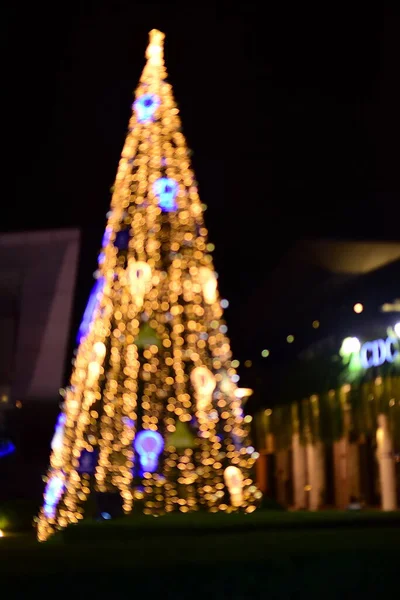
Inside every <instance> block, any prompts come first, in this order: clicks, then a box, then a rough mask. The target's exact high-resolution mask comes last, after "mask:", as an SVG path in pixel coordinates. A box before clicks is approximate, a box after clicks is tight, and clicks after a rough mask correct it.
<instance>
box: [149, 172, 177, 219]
mask: <svg viewBox="0 0 400 600" xmlns="http://www.w3.org/2000/svg"><path fill="white" fill-rule="evenodd" d="M178 189H179V185H178V183H177V182H176V181H175V179H170V178H169V177H160V179H157V181H155V182H154V184H153V191H154V194H155V195H156V196H157V198H158V204H159V206H160V207H161V208H162V210H164V211H165V212H171V211H174V210H176V209H177V208H178V207H177V204H176V202H175V198H176V195H177V193H178Z"/></svg>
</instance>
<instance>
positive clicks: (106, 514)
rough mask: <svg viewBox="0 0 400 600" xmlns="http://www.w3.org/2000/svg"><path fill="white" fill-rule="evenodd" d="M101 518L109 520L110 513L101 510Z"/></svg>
mask: <svg viewBox="0 0 400 600" xmlns="http://www.w3.org/2000/svg"><path fill="white" fill-rule="evenodd" d="M101 518H102V519H104V520H105V521H109V520H110V519H111V515H110V513H108V512H102V513H101Z"/></svg>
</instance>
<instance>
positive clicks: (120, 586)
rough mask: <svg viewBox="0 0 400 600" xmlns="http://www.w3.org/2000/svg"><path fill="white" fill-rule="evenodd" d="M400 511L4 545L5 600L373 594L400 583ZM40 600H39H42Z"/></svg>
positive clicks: (119, 526) (221, 522) (1, 576)
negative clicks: (138, 596)
mask: <svg viewBox="0 0 400 600" xmlns="http://www.w3.org/2000/svg"><path fill="white" fill-rule="evenodd" d="M399 533H400V514H399V513H391V514H382V513H360V514H349V513H338V512H332V513H315V514H310V513H285V512H273V511H265V512H261V511H259V512H258V513H255V514H254V515H249V516H241V517H239V518H236V519H235V517H234V516H229V515H195V516H194V517H192V516H191V515H176V516H172V517H166V518H163V519H161V518H160V519H152V518H140V517H133V518H131V519H127V520H124V521H111V522H107V523H88V524H83V525H82V524H81V525H80V526H77V527H73V528H70V529H69V530H67V535H65V536H59V537H56V538H53V540H52V541H51V542H48V543H45V544H40V545H39V544H37V543H36V542H35V539H34V537H33V535H32V534H30V535H29V534H20V535H17V534H15V535H14V536H11V535H10V536H6V537H4V538H2V539H0V584H1V591H2V593H4V598H5V599H7V600H9V599H10V598H29V597H33V596H32V594H33V592H34V591H35V592H41V593H42V597H44V598H47V597H49V598H50V597H52V596H56V597H57V598H64V597H68V596H71V594H73V595H74V596H75V597H76V598H83V597H89V596H90V597H92V596H93V597H96V598H108V597H111V595H113V596H114V598H120V597H122V594H124V597H125V596H126V598H131V597H134V596H136V595H138V594H141V593H143V592H145V593H146V596H147V597H148V596H150V597H151V598H153V597H155V598H156V597H160V598H163V599H164V598H174V599H177V598H185V599H186V598H187V599H188V600H190V599H191V598H206V599H207V600H211V599H213V598H219V599H220V598H221V599H223V600H227V599H229V598H243V599H252V598H255V599H258V598H268V600H270V599H271V598H307V599H309V598H319V599H321V597H322V598H323V600H326V599H327V598H358V597H363V598H369V597H374V596H376V597H383V596H384V595H385V594H386V593H388V594H389V593H390V592H391V591H392V590H393V589H396V588H397V587H398V579H399V577H398V574H397V573H398V552H399V550H400V542H399V539H400V536H399ZM35 596H36V594H35Z"/></svg>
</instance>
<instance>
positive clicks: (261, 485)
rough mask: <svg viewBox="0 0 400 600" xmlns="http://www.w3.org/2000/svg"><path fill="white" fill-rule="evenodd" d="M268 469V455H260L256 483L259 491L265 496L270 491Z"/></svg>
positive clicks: (257, 463)
mask: <svg viewBox="0 0 400 600" xmlns="http://www.w3.org/2000/svg"><path fill="white" fill-rule="evenodd" d="M267 469H268V465H267V455H266V454H260V456H259V457H258V459H257V462H256V482H257V487H258V489H259V490H260V491H261V492H262V493H263V494H266V493H267V491H268V477H267Z"/></svg>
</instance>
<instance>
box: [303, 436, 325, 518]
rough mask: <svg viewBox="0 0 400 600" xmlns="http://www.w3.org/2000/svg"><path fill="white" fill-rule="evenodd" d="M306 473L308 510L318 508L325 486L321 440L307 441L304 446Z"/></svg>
mask: <svg viewBox="0 0 400 600" xmlns="http://www.w3.org/2000/svg"><path fill="white" fill-rule="evenodd" d="M306 457H307V475H308V477H307V478H308V489H309V502H308V507H309V509H310V510H318V509H319V508H320V507H321V504H322V494H323V490H324V487H325V469H324V457H323V446H322V443H321V442H316V443H315V444H312V443H308V444H307V446H306Z"/></svg>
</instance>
